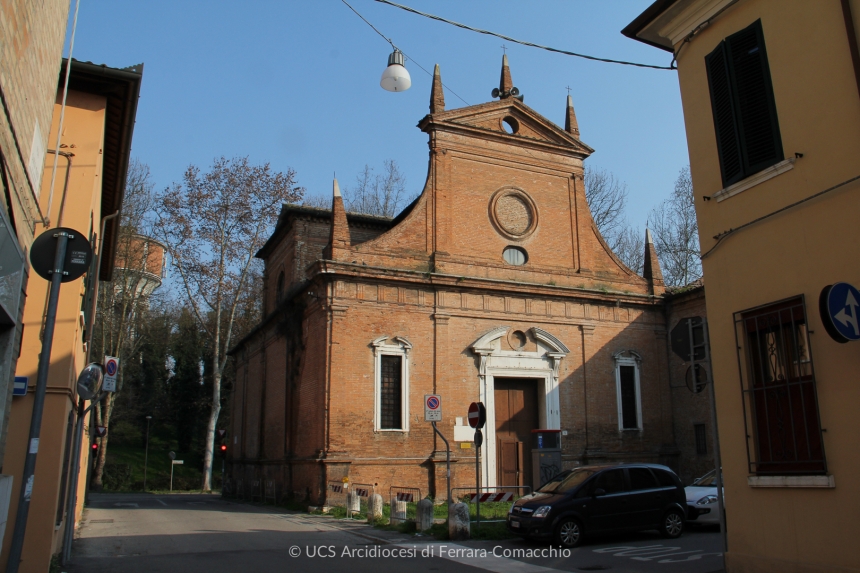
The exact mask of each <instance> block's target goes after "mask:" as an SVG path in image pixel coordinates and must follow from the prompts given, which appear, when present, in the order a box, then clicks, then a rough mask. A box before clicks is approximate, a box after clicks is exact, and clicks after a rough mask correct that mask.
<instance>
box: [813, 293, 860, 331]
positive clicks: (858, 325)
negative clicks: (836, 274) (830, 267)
mask: <svg viewBox="0 0 860 573" xmlns="http://www.w3.org/2000/svg"><path fill="white" fill-rule="evenodd" d="M858 308H860V291H858V290H857V289H856V288H854V287H853V286H852V285H850V284H848V283H836V284H835V285H830V286H826V287H824V289H823V290H822V291H821V296H820V297H819V299H818V309H819V312H820V313H821V320H822V322H824V329H825V330H826V331H827V334H829V335H830V337H831V338H833V340H835V341H836V342H839V343H845V342H848V341H850V340H860V317H858Z"/></svg>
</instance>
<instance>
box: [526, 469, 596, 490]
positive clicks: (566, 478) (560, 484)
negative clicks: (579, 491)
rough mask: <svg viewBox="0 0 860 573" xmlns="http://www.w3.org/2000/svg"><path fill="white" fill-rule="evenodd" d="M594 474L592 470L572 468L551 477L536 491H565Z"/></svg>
mask: <svg viewBox="0 0 860 573" xmlns="http://www.w3.org/2000/svg"><path fill="white" fill-rule="evenodd" d="M592 475H594V470H586V469H581V470H573V471H572V472H570V473H569V474H562V475H560V476H556V477H555V478H553V479H551V480H550V481H549V482H547V483H546V484H544V486H543V487H542V488H540V489H539V490H538V491H539V492H541V493H567V492H569V491H570V490H572V489H573V488H575V487H576V486H578V485H579V484H581V483H582V482H584V481H585V480H587V479H588V478H590V477H591V476H592Z"/></svg>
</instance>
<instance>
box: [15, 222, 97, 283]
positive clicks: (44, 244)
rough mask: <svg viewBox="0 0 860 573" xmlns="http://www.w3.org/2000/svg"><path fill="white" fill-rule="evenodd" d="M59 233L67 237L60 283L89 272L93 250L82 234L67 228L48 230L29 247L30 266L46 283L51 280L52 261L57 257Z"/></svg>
mask: <svg viewBox="0 0 860 573" xmlns="http://www.w3.org/2000/svg"><path fill="white" fill-rule="evenodd" d="M60 233H66V234H67V235H68V237H69V240H68V242H67V243H66V258H65V260H64V261H63V268H62V270H63V279H62V282H64V283H67V282H70V281H73V280H75V279H78V278H80V277H82V276H83V275H84V274H85V273H86V272H87V271H88V270H90V260H91V259H92V257H93V250H92V248H91V247H90V242H89V241H88V240H87V238H86V237H85V236H84V235H83V233H79V232H78V231H75V230H74V229H69V228H67V227H56V228H54V229H48V230H47V231H45V232H44V233H42V234H41V235H39V236H38V237H37V238H36V240H35V241H33V245H32V246H31V247H30V264H31V265H33V270H35V271H36V273H37V274H38V275H39V276H40V277H42V278H43V279H45V280H47V281H49V280H51V275H53V271H54V270H55V269H54V259H55V258H56V257H57V240H58V239H59V235H60Z"/></svg>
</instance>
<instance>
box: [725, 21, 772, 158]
mask: <svg viewBox="0 0 860 573" xmlns="http://www.w3.org/2000/svg"><path fill="white" fill-rule="evenodd" d="M726 52H727V53H728V54H730V56H731V57H730V59H729V70H730V71H731V73H732V79H733V80H734V81H733V84H734V88H735V89H734V91H735V98H736V102H737V105H736V109H737V111H738V116H739V117H738V119H739V121H738V126H739V128H740V136H741V149H742V151H743V154H742V156H743V158H744V172H745V175H752V174H753V173H757V172H759V171H761V170H762V169H764V168H765V167H770V166H771V165H773V164H774V163H778V162H780V161H782V160H783V155H782V140H781V138H780V135H779V124H778V123H777V118H776V104H775V102H774V98H773V87H772V86H771V83H770V69H769V68H768V65H767V53H766V52H765V46H764V35H763V34H762V29H761V21H756V22H755V23H753V24H752V25H751V26H749V27H748V28H746V29H744V30H741V31H740V32H738V33H736V34H733V35H731V36H729V37H728V38H726Z"/></svg>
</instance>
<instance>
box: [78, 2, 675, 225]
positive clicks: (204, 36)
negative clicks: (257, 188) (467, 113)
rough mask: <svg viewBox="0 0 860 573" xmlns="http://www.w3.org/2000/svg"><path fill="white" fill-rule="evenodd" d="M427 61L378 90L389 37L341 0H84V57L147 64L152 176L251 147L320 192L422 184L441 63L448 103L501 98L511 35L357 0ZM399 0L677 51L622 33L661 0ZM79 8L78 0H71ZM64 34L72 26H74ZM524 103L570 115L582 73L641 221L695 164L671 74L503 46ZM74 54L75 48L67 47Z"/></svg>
mask: <svg viewBox="0 0 860 573" xmlns="http://www.w3.org/2000/svg"><path fill="white" fill-rule="evenodd" d="M349 1H350V3H351V4H352V6H353V7H354V8H356V10H358V11H359V12H361V13H362V14H363V15H364V16H365V17H366V18H367V19H368V20H369V21H370V22H371V23H373V24H374V25H375V26H376V27H377V28H379V29H380V31H381V32H382V33H384V34H385V35H386V36H388V37H390V38H391V39H392V41H393V42H394V43H395V44H396V45H397V46H398V47H400V48H401V49H402V50H403V51H404V52H405V53H406V54H407V55H408V56H409V57H410V58H412V59H413V60H414V61H407V64H406V67H407V69H408V70H409V72H410V74H411V75H412V88H411V89H410V90H408V91H406V92H402V93H389V92H386V91H384V90H382V89H381V88H380V87H379V77H380V75H381V74H382V71H383V70H384V69H385V66H386V62H387V58H388V55H389V53H390V52H391V49H390V46H389V45H388V44H387V43H386V42H385V40H383V39H382V38H380V37H379V36H378V35H377V34H376V33H375V32H373V30H371V29H370V28H369V27H368V26H367V25H366V24H365V23H364V22H362V21H361V20H360V19H359V18H358V17H357V16H356V15H355V14H354V13H353V12H352V11H350V10H349V9H348V8H347V7H346V6H345V5H344V4H343V3H342V2H341V1H340V0H305V1H302V2H299V1H297V0H282V1H263V0H259V1H253V0H246V1H243V2H235V1H234V2H225V1H220V0H210V1H206V2H204V1H202V0H199V1H192V0H185V1H181V2H177V1H175V0H172V1H162V0H148V1H147V2H132V1H130V0H81V8H80V14H79V17H78V26H77V34H76V38H75V46H74V54H73V56H74V57H75V58H76V59H80V60H85V61H92V62H95V63H104V64H107V65H109V66H112V67H125V66H130V65H133V64H137V63H140V62H144V64H145V69H144V77H143V87H142V90H141V99H140V104H139V109H138V115H137V124H136V126H135V132H134V142H133V151H132V154H133V155H134V156H135V157H137V158H139V159H140V160H141V161H143V162H145V163H147V164H149V166H150V167H151V169H152V173H153V176H154V180H155V184H156V187H157V188H159V189H161V188H164V187H166V186H167V185H169V184H170V183H171V182H173V181H179V179H180V178H181V176H182V173H183V171H184V169H185V168H186V167H187V166H188V165H189V164H195V165H198V166H200V167H201V168H203V169H204V170H205V169H206V167H207V166H209V165H210V164H211V162H212V159H213V158H214V157H216V156H220V155H225V156H227V157H231V156H240V155H248V156H250V158H251V160H252V161H253V162H255V163H263V162H269V163H271V165H272V167H273V168H274V169H277V170H286V169H287V168H292V169H295V170H296V172H297V175H298V181H299V183H300V184H301V185H303V186H305V187H306V188H307V190H308V193H310V194H326V195H328V194H329V193H330V192H331V178H332V174H333V173H334V172H336V173H337V176H338V179H339V180H340V182H341V184H342V185H347V186H348V185H349V184H350V183H351V182H352V181H353V180H354V179H355V176H356V175H357V174H358V173H359V172H360V171H361V170H362V168H363V167H364V165H365V164H368V165H370V166H371V167H375V168H377V169H381V167H382V162H383V161H384V160H385V159H394V160H396V161H397V162H398V163H399V165H400V167H401V170H402V171H403V173H404V174H405V176H406V179H407V185H408V188H409V191H410V192H413V193H417V192H419V191H420V190H421V189H422V188H423V186H424V179H425V177H426V172H427V160H428V156H427V136H426V135H425V134H424V133H422V132H421V131H420V130H418V129H417V128H416V127H415V126H416V124H417V123H418V121H419V120H420V119H421V118H422V117H424V115H426V114H427V112H428V104H429V97H430V80H431V78H430V76H429V75H427V74H426V73H425V72H423V71H422V70H421V69H420V67H419V66H418V65H417V64H420V66H423V67H424V68H425V69H427V70H428V71H431V72H432V69H433V65H434V64H436V63H438V64H439V65H440V66H441V70H442V79H443V81H444V83H445V84H446V86H448V88H450V89H449V90H447V91H446V94H445V102H446V104H447V108H448V109H451V108H453V107H461V106H464V105H465V104H464V103H463V101H461V100H459V99H458V98H457V97H456V96H455V95H454V94H453V93H452V92H451V90H453V91H454V92H456V93H457V94H458V95H459V96H460V97H462V98H463V99H464V100H465V101H466V102H468V103H469V104H473V105H474V104H478V103H483V102H486V101H490V100H491V97H490V91H491V90H492V88H493V87H496V86H497V85H498V81H499V70H500V66H501V59H502V48H501V46H502V44H503V43H506V42H504V41H503V40H501V39H498V38H494V37H489V36H485V35H480V34H476V33H473V32H468V31H465V30H461V29H459V28H455V27H452V26H449V25H447V24H443V23H440V22H436V21H433V20H429V19H426V18H422V17H420V16H417V15H414V14H410V13H407V12H404V11H402V10H399V9H397V8H394V7H391V6H387V5H384V4H380V3H378V2H375V1H373V0H349ZM400 3H403V4H406V5H409V6H411V7H413V8H416V9H418V10H422V11H425V12H430V13H433V14H436V15H439V16H442V17H445V18H449V19H452V20H456V21H459V22H463V23H465V24H469V25H472V26H475V27H479V28H484V29H489V30H492V31H495V32H499V33H502V34H506V35H509V36H512V37H514V38H518V39H523V40H528V41H532V42H535V43H539V44H544V45H549V46H553V47H556V48H561V49H565V50H570V51H574V52H582V53H588V54H592V55H596V56H600V57H607V58H613V59H623V60H632V61H637V62H643V63H651V64H657V65H668V64H669V62H670V60H671V54H669V53H667V52H663V51H662V50H657V49H655V48H651V47H648V46H645V45H643V44H641V43H639V42H634V41H632V40H630V39H627V38H625V37H624V36H622V35H621V33H620V30H621V29H622V28H623V27H624V26H625V25H627V24H628V23H629V22H630V21H631V20H633V18H635V17H636V16H637V15H638V14H639V13H641V12H642V11H643V10H644V9H645V8H646V7H647V6H648V5H649V4H650V3H651V0H604V1H600V2H595V1H586V0H529V1H528V2H522V1H513V0H495V1H494V0H469V1H463V0H459V1H454V0H433V1H431V0H402V2H400ZM72 9H74V0H72ZM67 43H68V38H67ZM506 44H507V46H508V49H507V53H508V58H509V60H510V65H511V73H512V76H513V80H514V85H516V86H517V87H519V89H520V91H521V92H522V93H523V94H524V95H525V103H526V104H527V105H529V106H530V107H532V108H533V109H535V110H536V111H538V112H539V113H541V114H542V115H544V116H546V117H547V118H549V119H550V120H551V121H554V122H556V123H558V124H561V125H563V124H564V109H565V108H564V106H565V99H566V96H567V90H566V89H565V88H566V87H567V86H570V88H571V95H572V96H573V100H574V106H575V108H576V113H577V118H578V120H579V126H580V130H581V137H582V140H583V141H584V142H585V143H587V144H588V145H590V146H591V147H593V148H594V149H596V152H595V153H594V155H592V156H591V158H589V160H588V162H587V165H592V166H594V167H598V168H603V169H607V170H610V171H612V172H613V173H615V174H616V175H617V176H618V177H619V178H620V179H621V180H623V181H624V182H626V183H627V185H628V187H629V191H630V204H629V207H628V214H629V218H630V220H631V221H632V222H633V223H635V224H637V225H639V226H644V222H645V219H646V217H647V213H648V211H649V210H650V209H651V208H652V207H653V206H654V205H656V204H657V203H658V202H659V201H660V200H662V199H663V198H664V197H666V196H667V195H668V194H669V192H670V190H671V189H672V185H673V182H674V180H675V178H676V177H677V174H678V171H679V170H680V169H681V168H682V167H683V166H685V165H686V164H687V163H688V158H687V147H686V138H685V134H684V126H683V117H682V112H681V99H680V93H679V89H678V78H677V75H676V72H673V71H662V70H649V69H640V68H633V67H628V66H620V65H615V64H606V63H598V62H590V61H586V60H582V59H579V58H573V57H570V56H564V55H559V54H553V53H550V52H546V51H543V50H538V49H535V48H530V47H525V46H520V45H516V44H511V43H509V42H508V43H506ZM66 54H68V46H67V49H66Z"/></svg>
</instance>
